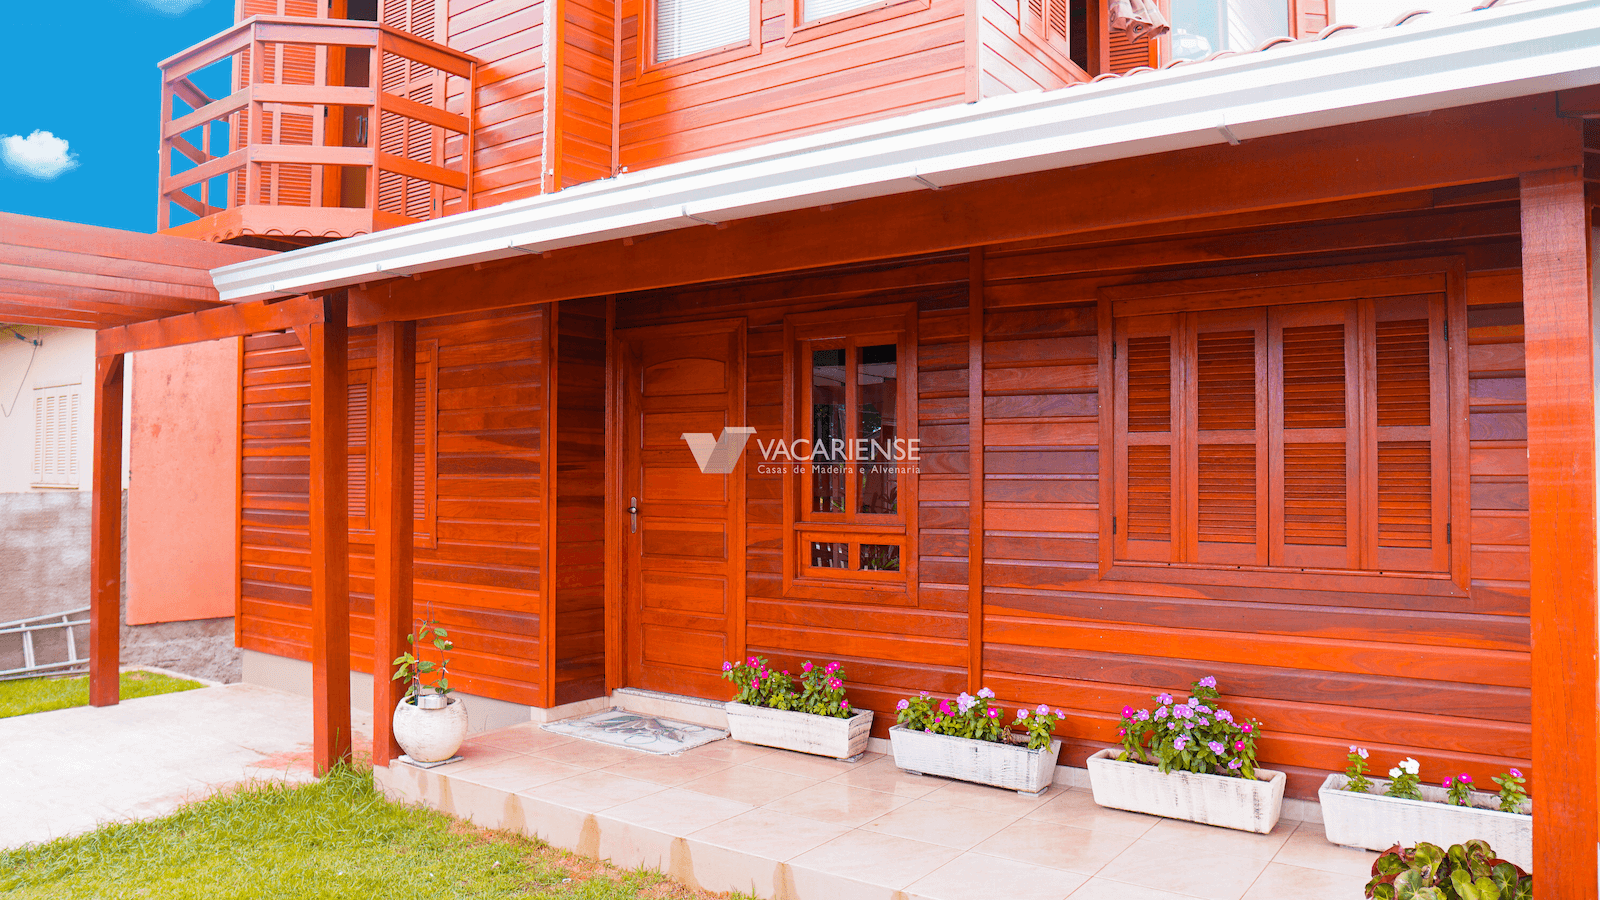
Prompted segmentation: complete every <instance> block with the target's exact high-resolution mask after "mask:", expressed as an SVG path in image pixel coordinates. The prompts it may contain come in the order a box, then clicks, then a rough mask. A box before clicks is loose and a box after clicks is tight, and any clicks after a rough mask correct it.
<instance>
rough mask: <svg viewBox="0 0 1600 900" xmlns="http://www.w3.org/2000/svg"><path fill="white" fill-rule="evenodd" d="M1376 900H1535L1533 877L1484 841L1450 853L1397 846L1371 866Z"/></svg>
mask: <svg viewBox="0 0 1600 900" xmlns="http://www.w3.org/2000/svg"><path fill="white" fill-rule="evenodd" d="M1366 895H1367V897H1369V898H1371V900H1531V898H1532V897H1533V876H1532V875H1529V874H1528V873H1527V872H1524V871H1522V869H1520V868H1518V867H1517V866H1516V865H1514V864H1512V863H1509V862H1507V861H1506V860H1503V859H1500V858H1499V857H1497V856H1495V853H1494V850H1493V849H1492V848H1490V846H1489V845H1488V844H1487V843H1485V842H1483V841H1479V840H1471V841H1467V842H1466V843H1464V844H1454V845H1452V846H1451V847H1450V849H1449V850H1443V849H1441V848H1439V847H1438V846H1437V845H1434V844H1429V843H1420V844H1417V845H1416V846H1415V847H1401V846H1400V845H1399V844H1395V845H1394V846H1393V847H1390V848H1389V849H1388V850H1386V851H1384V853H1383V855H1381V856H1379V857H1378V858H1377V859H1376V860H1375V861H1373V863H1372V880H1371V881H1368V882H1367V890H1366Z"/></svg>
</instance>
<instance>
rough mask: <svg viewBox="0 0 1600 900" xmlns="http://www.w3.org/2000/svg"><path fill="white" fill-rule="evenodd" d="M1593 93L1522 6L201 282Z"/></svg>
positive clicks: (377, 269)
mask: <svg viewBox="0 0 1600 900" xmlns="http://www.w3.org/2000/svg"><path fill="white" fill-rule="evenodd" d="M1596 83H1600V0H1529V2H1524V3H1516V4H1513V5H1508V6H1503V7H1495V8H1492V9H1487V10H1481V11H1476V12H1472V13H1466V14H1461V15H1452V16H1444V15H1428V16H1422V17H1418V18H1415V19H1412V20H1411V21H1409V22H1407V23H1406V24H1404V25H1401V26H1398V27H1388V28H1372V29H1359V30H1355V31H1347V32H1341V33H1338V34H1335V35H1333V36H1331V37H1329V38H1327V39H1325V40H1321V41H1300V42H1296V43H1292V44H1285V45H1281V46H1278V47H1275V48H1272V49H1270V50H1267V51H1265V52H1259V53H1248V54H1241V55H1238V56H1231V57H1223V58H1220V59H1215V60H1211V61H1208V62H1204V63H1193V64H1188V65H1182V66H1178V67H1175V68H1171V69H1163V70H1160V71H1155V72H1142V73H1139V74H1137V75H1134V76H1132V77H1124V78H1113V79H1108V80H1106V81H1102V82H1098V83H1094V84H1087V85H1079V86H1075V87H1072V88H1067V89H1063V90H1057V91H1049V92H1031V93H1026V94H1015V95H1010V96H1005V97H996V98H992V99H989V100H984V101H982V102H979V103H972V104H964V105H958V106H953V107H945V108H941V109H936V110H929V111H925V112H919V113H914V114H910V115H905V116H898V117H895V118H892V119H886V120H882V121H878V122H871V123H867V124H864V125H855V126H850V127H847V128H842V129H838V130H834V131H829V132H825V133H821V134H816V135H810V136H807V137H802V138H795V139H791V140H785V141H779V142H774V143H771V144H766V145H762V146H760V147H753V148H749V149H745V150H737V151H732V152H728V153H721V154H717V155H716V156H711V157H707V158H705V159H700V160H693V161H690V162H684V163H675V164H672V165H668V166H661V167H659V168H653V169H647V170H643V171H640V172H631V173H626V174H623V175H620V176H617V177H615V178H610V179H606V180H604V181H597V182H590V183H587V184H583V185H579V186H577V187H573V188H568V189H566V190H563V191H559V192H557V193H553V194H546V195H542V196H539V197H533V198H530V199H528V200H521V201H515V202H512V203H506V204H503V205H500V206H495V207H492V208H489V209H482V210H475V211H473V212H468V213H460V214H457V215H452V216H447V217H444V218H441V219H435V220H432V221H428V222H419V223H417V224H415V225H408V226H405V227H402V228H396V229H392V230H389V231H382V232H378V233H376V234H370V235H363V236H360V237H355V238H349V239H347V240H341V241H334V242H332V243H328V244H321V245H318V246H314V247H307V248H304V249H301V250H294V251H291V252H288V253H282V254H279V255H276V256H272V257H266V258H263V259H260V260H253V261H250V262H245V263H239V264H236V265H231V266H224V267H222V268H219V269H214V270H212V276H213V278H214V279H215V281H216V285H217V289H218V292H219V294H220V295H221V297H222V299H223V300H225V301H244V300H255V299H260V298H267V297H281V296H291V295H295V294H303V293H306V292H308V291H314V290H319V289H327V288H333V287H340V286H346V285H352V284H359V283H362V282H365V281H372V280H375V279H379V278H385V277H390V276H394V275H411V274H416V273H419V272H427V271H432V270H437V269H444V268H449V267H452V266H459V265H466V264H471V263H475V262H482V261H486V260H494V259H504V258H507V257H512V256H517V255H519V254H520V253H540V252H543V251H547V250H555V249H559V248H562V247H571V246H576V245H581V244H590V243H598V242H600V241H606V240H613V239H617V238H622V237H630V236H637V235H643V234H650V233H655V232H662V231H667V230H671V229H675V228H687V227H694V226H698V225H704V224H708V223H718V222H725V221H728V220H731V219H741V218H748V217H751V216H758V215H764V214H767V213H773V212H781V211H785V210H793V209H801V208H805V207H811V206H820V205H823V204H827V203H841V202H846V201H850V200H858V199H862V198H866V197H877V196H884V195H888V194H896V193H904V192H908V191H917V190H926V189H929V188H939V187H945V186H949V185H955V184H962V183H966V182H972V181H981V180H985V179H991V178H999V177H1003V176H1008V175H1017V174H1023V173H1028V172H1039V171H1046V170H1050V169H1059V168H1064V167H1067V166H1077V165H1085V164H1088V163H1094V162H1102V161H1105V160H1110V159H1120V158H1126V157H1134V156H1143V155H1147V154H1152V153H1162V152H1167V151H1171V150H1181V149H1186V148H1190V147H1198V146H1204V145H1208V144H1222V143H1235V142H1237V141H1241V140H1249V139H1251V138H1257V137H1265V136H1268V135H1276V134H1287V133H1291V132H1297V131H1305V130H1308V129H1313V128H1325V127H1328V126H1333V125H1342V124H1346V123H1351V122H1360V121H1369V120H1372V119H1380V118H1388V117H1391V116H1400V115H1407V114H1411V113H1417V112H1423V111H1427V110H1433V109H1444V108H1449V107H1453V106H1462V105H1466V104H1471V103H1483V102H1488V101H1493V100H1502V99H1507V98H1511V97H1520V96H1528V95H1532V94H1542V93H1547V92H1550V91H1557V90H1563V89H1567V88H1574V87H1581V86H1584V85H1590V84H1596Z"/></svg>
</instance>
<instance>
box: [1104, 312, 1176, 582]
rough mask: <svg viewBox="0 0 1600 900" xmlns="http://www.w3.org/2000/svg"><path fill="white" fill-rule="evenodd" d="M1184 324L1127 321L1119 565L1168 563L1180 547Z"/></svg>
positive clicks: (1121, 385) (1163, 319)
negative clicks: (1179, 397)
mask: <svg viewBox="0 0 1600 900" xmlns="http://www.w3.org/2000/svg"><path fill="white" fill-rule="evenodd" d="M1176 324H1177V317H1176V316H1145V317H1140V318H1135V319H1126V320H1124V321H1123V322H1122V323H1121V324H1120V326H1119V332H1120V333H1119V334H1118V335H1117V337H1116V340H1117V342H1118V345H1119V349H1120V351H1121V352H1119V353H1118V354H1117V361H1116V377H1117V397H1118V401H1119V402H1118V404H1117V408H1116V420H1117V427H1116V433H1117V438H1118V443H1117V454H1116V456H1117V459H1116V475H1115V477H1116V484H1117V491H1116V494H1117V507H1116V513H1115V515H1116V517H1117V520H1118V523H1119V527H1118V528H1117V534H1116V555H1117V558H1118V559H1125V560H1136V561H1149V562H1168V561H1172V560H1173V559H1174V557H1173V548H1174V546H1175V541H1176V540H1177V528H1178V525H1177V520H1178V517H1177V515H1176V507H1175V505H1174V502H1173V501H1174V495H1175V493H1176V491H1175V487H1176V485H1177V484H1178V478H1177V466H1178V454H1177V453H1175V451H1176V450H1177V449H1178V448H1177V435H1176V433H1175V429H1176V425H1177V422H1176V420H1177V417H1176V416H1174V415H1173V407H1174V400H1175V398H1174V388H1176V387H1177V386H1178V385H1179V384H1180V382H1181V379H1180V377H1179V374H1178V357H1179V354H1178V353H1177V352H1176V350H1177V348H1176V346H1175V343H1176V341H1175V340H1174V338H1175V336H1176V335H1175V325H1176Z"/></svg>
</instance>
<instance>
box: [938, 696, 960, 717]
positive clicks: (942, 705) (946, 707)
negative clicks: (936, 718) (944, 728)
mask: <svg viewBox="0 0 1600 900" xmlns="http://www.w3.org/2000/svg"><path fill="white" fill-rule="evenodd" d="M939 712H942V713H944V714H945V715H947V716H953V715H955V714H956V712H955V710H953V709H951V708H950V701H949V700H940V701H939Z"/></svg>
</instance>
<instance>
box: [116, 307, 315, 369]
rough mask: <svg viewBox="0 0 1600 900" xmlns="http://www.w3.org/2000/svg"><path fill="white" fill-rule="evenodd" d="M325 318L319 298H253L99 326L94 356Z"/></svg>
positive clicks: (280, 328)
mask: <svg viewBox="0 0 1600 900" xmlns="http://www.w3.org/2000/svg"><path fill="white" fill-rule="evenodd" d="M325 319H326V308H325V305H324V303H323V301H322V298H320V297H295V298H292V299H289V300H281V301H271V302H269V301H256V302H254V303H241V304H239V305H237V306H219V307H217V308H215V309H206V310H201V311H200V312H194V313H188V314H184V315H176V316H168V317H166V318H164V319H153V320H151V321H148V322H135V323H132V324H128V325H122V326H119V327H115V328H104V329H101V331H100V332H99V333H98V334H96V335H95V355H97V356H112V355H116V354H120V353H131V352H134V351H137V350H156V349H160V348H162V347H176V346H179V345H181V344H197V343H200V342H202V341H214V340H218V339H219V338H228V337H240V336H243V335H247V334H261V333H263V332H267V331H284V330H287V329H290V328H298V327H300V326H304V325H310V324H313V323H322V322H324V321H325ZM341 321H342V320H341Z"/></svg>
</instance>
